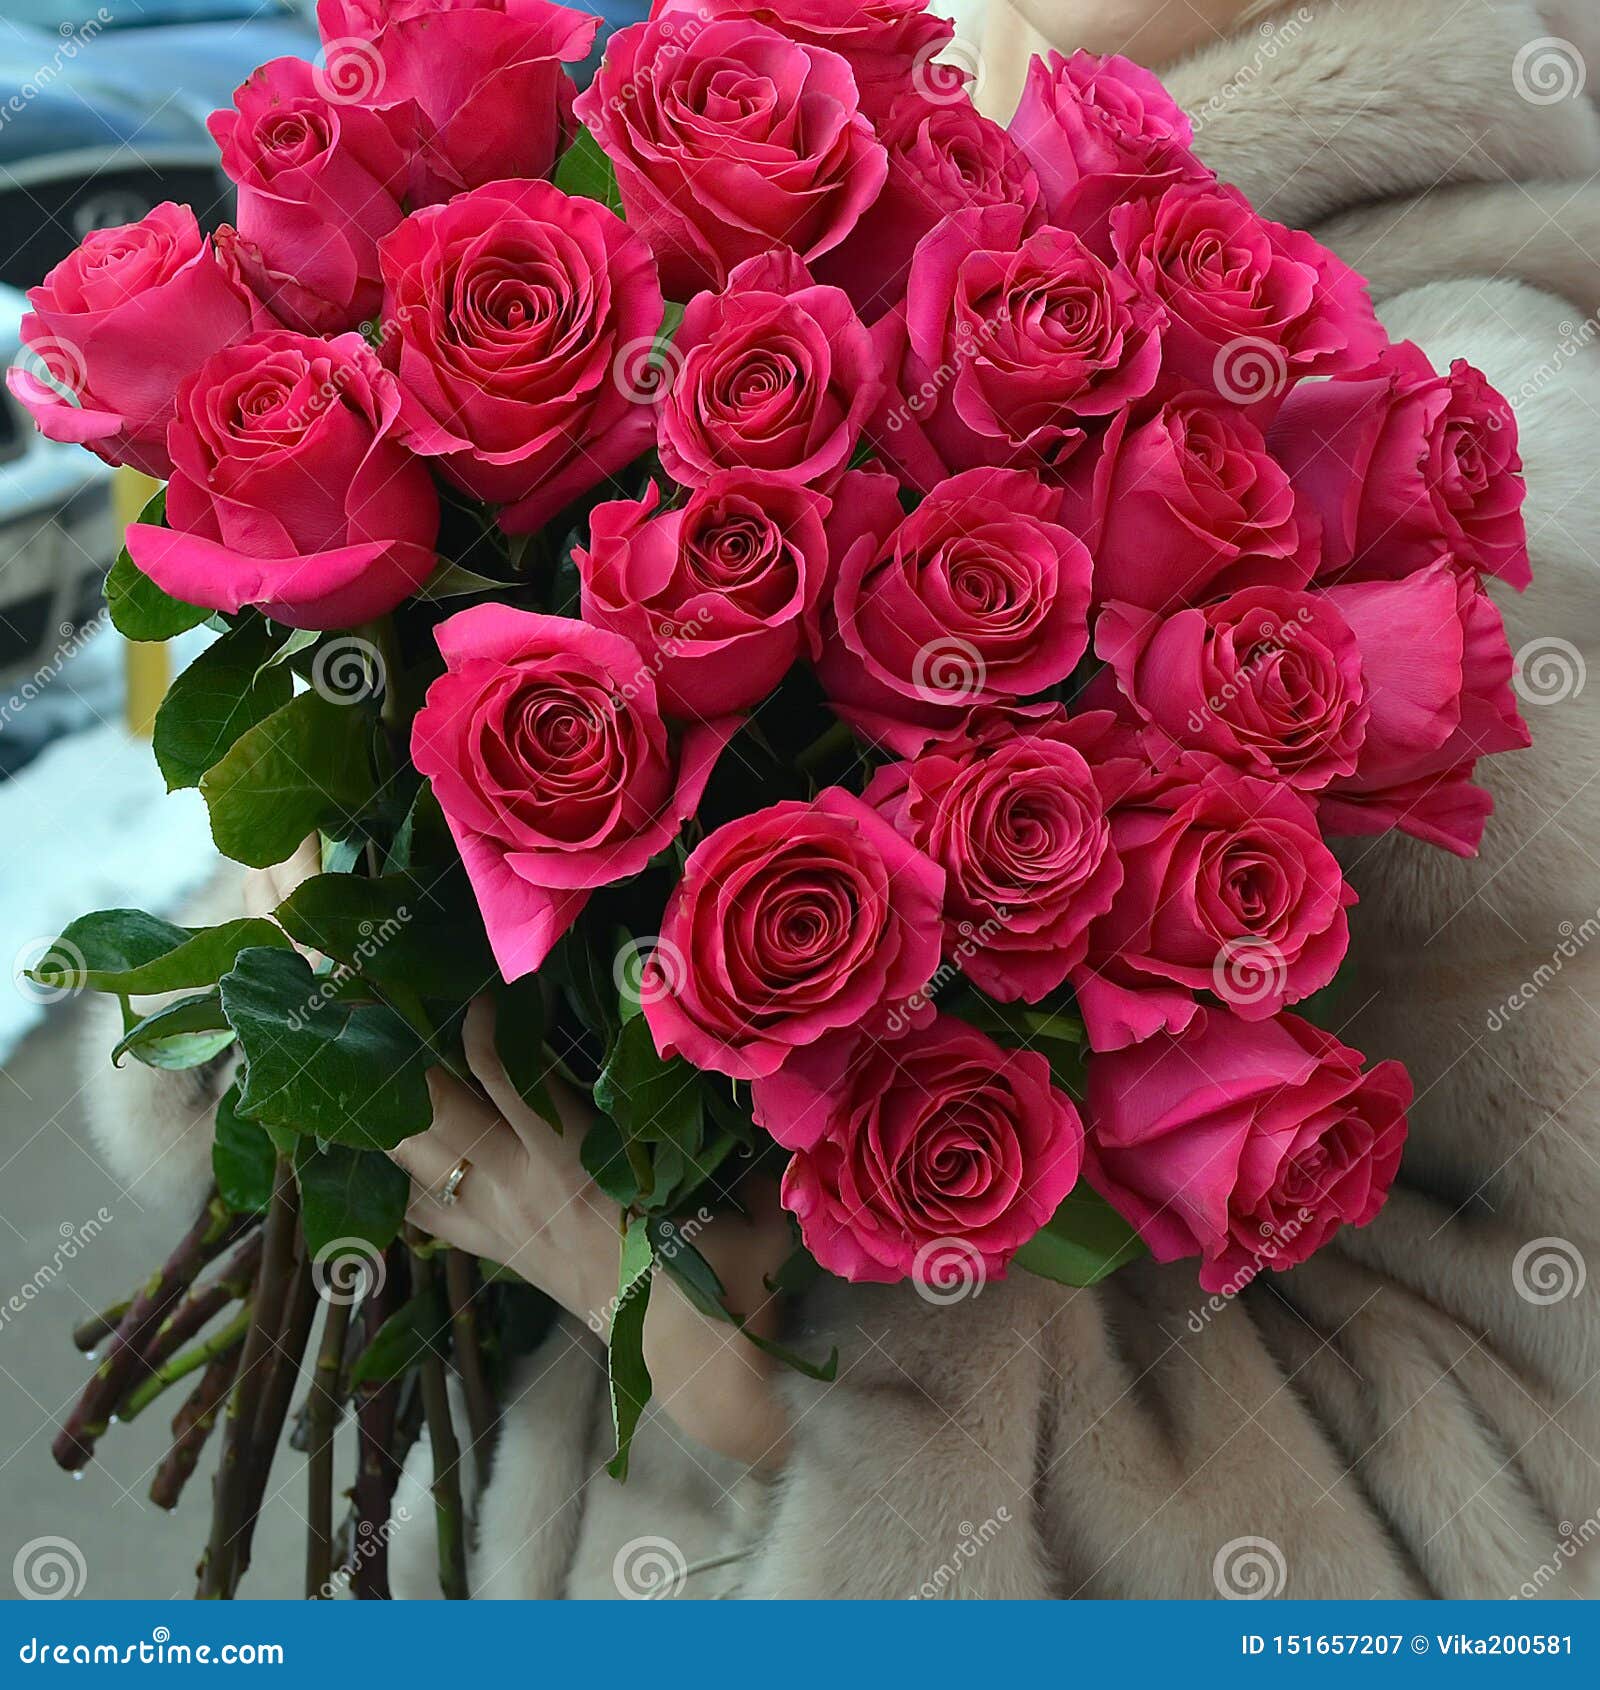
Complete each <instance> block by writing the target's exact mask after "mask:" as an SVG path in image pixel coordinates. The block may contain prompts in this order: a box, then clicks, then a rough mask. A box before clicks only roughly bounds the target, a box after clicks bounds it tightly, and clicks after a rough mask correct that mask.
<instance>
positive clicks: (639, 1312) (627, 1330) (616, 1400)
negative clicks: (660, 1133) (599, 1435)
mask: <svg viewBox="0 0 1600 1690" xmlns="http://www.w3.org/2000/svg"><path fill="white" fill-rule="evenodd" d="M654 1267H655V1256H654V1252H653V1251H652V1250H651V1247H650V1234H649V1230H648V1228H647V1227H646V1225H645V1223H644V1222H643V1221H642V1220H638V1219H633V1220H630V1221H629V1222H628V1226H627V1231H626V1232H624V1233H623V1235H622V1262H621V1267H620V1270H619V1273H618V1277H617V1310H616V1313H615V1314H614V1315H613V1316H612V1320H611V1347H610V1350H609V1352H608V1363H609V1365H608V1370H607V1371H608V1373H609V1376H610V1382H611V1425H612V1429H613V1430H614V1431H615V1432H616V1435H617V1453H616V1454H615V1455H614V1456H612V1458H611V1460H610V1461H609V1462H607V1463H606V1471H607V1472H608V1473H609V1474H610V1475H611V1477H612V1478H613V1479H626V1478H627V1476H628V1454H629V1451H630V1449H631V1447H632V1445H633V1434H634V1432H635V1431H636V1430H637V1429H638V1425H639V1416H640V1415H641V1414H643V1413H644V1411H645V1405H646V1404H647V1403H648V1402H649V1401H650V1393H651V1390H652V1389H653V1386H652V1385H651V1382H650V1369H649V1368H648V1367H646V1366H645V1361H644V1317H645V1314H646V1312H647V1310H648V1309H649V1307H650V1278H651V1273H652V1271H653V1270H654Z"/></svg>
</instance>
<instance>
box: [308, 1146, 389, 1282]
mask: <svg viewBox="0 0 1600 1690" xmlns="http://www.w3.org/2000/svg"><path fill="white" fill-rule="evenodd" d="M294 1171H295V1177H296V1178H297V1179H298V1180H299V1182H300V1224H301V1226H302V1227H303V1229H304V1231H305V1235H306V1248H307V1249H308V1250H309V1251H310V1252H311V1254H312V1255H313V1256H322V1255H324V1254H325V1253H327V1252H328V1251H330V1250H331V1249H332V1248H333V1246H334V1245H336V1244H347V1245H349V1246H350V1247H351V1249H352V1250H353V1251H354V1252H355V1253H356V1254H358V1255H363V1256H365V1257H366V1258H367V1260H368V1261H369V1262H370V1261H372V1260H374V1259H375V1258H376V1257H377V1256H378V1255H379V1254H380V1253H381V1252H382V1251H384V1250H386V1249H388V1247H389V1246H390V1245H391V1244H392V1243H393V1242H394V1240H395V1238H396V1237H397V1236H398V1235H399V1232H400V1224H401V1222H402V1221H404V1220H405V1218H406V1203H407V1201H408V1200H409V1198H410V1196H411V1180H410V1178H409V1177H408V1176H407V1174H406V1172H405V1170H404V1169H403V1168H400V1167H398V1166H397V1165H396V1164H395V1163H394V1162H392V1161H390V1160H389V1158H388V1157H387V1156H385V1155H383V1154H382V1153H381V1152H379V1151H376V1150H352V1149H351V1148H350V1147H349V1146H348V1145H344V1144H329V1145H324V1146H323V1147H321V1148H320V1149H319V1148H318V1147H317V1145H315V1144H314V1143H313V1142H312V1141H311V1140H310V1139H302V1140H301V1141H300V1144H299V1146H298V1147H297V1148H296V1151H295V1158H294Z"/></svg>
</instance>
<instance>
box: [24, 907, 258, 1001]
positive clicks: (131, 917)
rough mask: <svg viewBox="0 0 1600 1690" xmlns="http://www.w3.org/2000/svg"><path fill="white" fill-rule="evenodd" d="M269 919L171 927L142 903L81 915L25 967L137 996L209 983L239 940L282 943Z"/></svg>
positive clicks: (68, 982) (38, 975)
mask: <svg viewBox="0 0 1600 1690" xmlns="http://www.w3.org/2000/svg"><path fill="white" fill-rule="evenodd" d="M288 944H289V941H288V939H286V938H285V937H284V935H283V933H282V932H281V931H280V930H279V929H278V928H277V927H275V926H274V925H273V924H272V923H271V922H270V921H262V920H247V919H243V918H241V919H239V920H237V921H224V922H222V923H221V924H220V925H219V926H216V927H178V926H175V925H174V924H173V923H172V922H170V921H163V920H161V918H160V917H159V916H154V915H147V914H146V913H145V912H144V911H143V910H97V911H96V912H95V913H94V914H93V915H82V916H79V917H78V919H77V920H76V921H75V922H73V923H72V924H71V926H69V927H68V928H67V930H66V931H65V932H64V933H63V934H62V935H61V937H60V938H59V939H57V940H56V941H55V943H54V944H53V945H52V946H51V947H50V949H49V950H48V951H46V952H45V954H44V955H43V956H42V957H40V958H39V960H38V961H37V962H36V963H35V964H34V966H33V967H32V968H31V969H29V970H28V978H29V979H30V980H37V981H38V982H39V984H40V985H42V986H55V987H60V988H64V989H67V990H78V991H90V992H119V993H121V994H122V995H124V996H130V995H131V996H139V995H142V994H147V993H155V992H181V991H187V990H191V989H193V988H194V987H197V986H214V985H215V984H216V983H217V981H218V980H220V979H221V978H222V976H223V975H224V974H226V973H227V971H228V970H229V969H230V968H231V967H232V966H233V959H234V957H235V956H236V955H237V954H238V952H240V951H241V950H243V949H245V947H246V946H250V945H262V946H277V947H279V948H281V949H287V948H288Z"/></svg>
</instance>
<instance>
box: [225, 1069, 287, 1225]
mask: <svg viewBox="0 0 1600 1690" xmlns="http://www.w3.org/2000/svg"><path fill="white" fill-rule="evenodd" d="M277 1162H278V1153H277V1151H276V1150H275V1149H274V1148H273V1144H272V1140H271V1139H270V1138H268V1137H267V1131H266V1128H265V1127H263V1126H262V1125H261V1124H260V1122H259V1121H247V1120H246V1119H245V1118H244V1116H243V1115H241V1114H240V1113H239V1083H238V1081H237V1080H236V1081H235V1082H234V1083H233V1084H232V1085H231V1086H229V1087H228V1089H227V1090H226V1091H225V1092H224V1093H223V1094H222V1101H221V1102H220V1103H218V1105H217V1135H216V1138H215V1140H214V1141H213V1142H212V1146H211V1168H212V1172H213V1173H214V1174H215V1175H216V1180H217V1190H218V1191H219V1192H221V1194H222V1200H223V1202H224V1203H226V1204H227V1205H228V1207H229V1208H230V1209H232V1210H233V1212H234V1213H235V1214H237V1215H259V1214H264V1213H265V1212H266V1208H267V1204H268V1202H269V1201H270V1200H271V1197H272V1180H273V1171H274V1169H275V1168H276V1166H277Z"/></svg>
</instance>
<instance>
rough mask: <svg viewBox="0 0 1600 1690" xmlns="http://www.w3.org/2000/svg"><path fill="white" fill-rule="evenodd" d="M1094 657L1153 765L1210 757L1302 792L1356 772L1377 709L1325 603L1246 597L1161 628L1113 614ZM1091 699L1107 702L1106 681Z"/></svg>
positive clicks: (1257, 593) (1266, 594)
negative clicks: (1186, 755)
mask: <svg viewBox="0 0 1600 1690" xmlns="http://www.w3.org/2000/svg"><path fill="white" fill-rule="evenodd" d="M1095 651H1096V653H1097V654H1098V655H1099V656H1100V657H1101V658H1103V659H1104V660H1105V661H1106V662H1107V663H1108V664H1110V665H1111V668H1112V670H1113V671H1114V673H1115V676H1116V685H1117V689H1118V691H1119V692H1120V694H1121V696H1122V698H1123V699H1125V700H1126V702H1127V703H1128V705H1130V706H1131V707H1132V709H1133V711H1134V713H1135V715H1136V716H1137V717H1138V719H1139V720H1140V721H1141V722H1143V723H1145V724H1147V729H1148V731H1147V734H1146V738H1147V740H1148V741H1149V743H1150V744H1151V745H1152V747H1154V748H1155V749H1156V752H1157V755H1158V759H1159V760H1162V761H1165V760H1166V755H1167V754H1168V751H1169V749H1170V748H1173V747H1185V748H1189V749H1193V750H1198V751H1209V752H1211V753H1212V754H1213V755H1214V756H1217V757H1220V758H1221V759H1222V760H1223V761H1224V762H1225V763H1231V764H1233V765H1234V767H1236V768H1239V769H1242V770H1244V772H1245V773H1247V774H1254V775H1258V776H1261V777H1264V778H1275V779H1278V780H1283V781H1287V782H1288V783H1289V785H1290V786H1293V787H1297V788H1299V789H1301V790H1302V791H1306V792H1314V791H1316V790H1318V789H1319V788H1321V787H1324V786H1326V785H1327V784H1328V782H1329V781H1331V780H1334V779H1336V778H1338V777H1339V776H1341V775H1348V774H1353V773H1354V771H1355V768H1356V762H1357V759H1358V757H1359V754H1360V751H1361V745H1362V741H1363V740H1364V739H1365V737H1366V732H1367V720H1368V718H1369V717H1370V715H1371V714H1372V704H1371V703H1370V702H1369V700H1368V698H1367V689H1366V687H1365V685H1364V683H1363V681H1362V654H1361V647H1360V645H1359V644H1358V642H1357V640H1356V637H1355V635H1354V634H1353V633H1352V632H1351V630H1350V625H1349V624H1348V623H1347V622H1346V621H1345V619H1344V617H1343V616H1341V615H1340V614H1339V611H1338V610H1337V609H1336V608H1335V607H1334V605H1333V604H1332V603H1331V602H1330V600H1329V598H1328V596H1327V595H1326V594H1323V593H1309V592H1295V591H1292V590H1290V589H1288V588H1279V587H1247V588H1244V589H1242V590H1241V591H1239V592H1237V593H1233V594H1231V595H1230V596H1229V597H1227V598H1225V599H1223V600H1221V601H1220V602H1218V603H1214V604H1208V605H1204V606H1202V607H1201V608H1199V609H1195V610H1180V611H1178V612H1177V613H1176V614H1174V615H1171V616H1167V617H1164V618H1163V617H1161V616H1159V615H1157V614H1155V613H1154V612H1151V611H1145V610H1136V609H1134V608H1133V607H1132V606H1130V605H1120V604H1110V605H1107V606H1106V608H1105V609H1104V610H1103V611H1102V612H1101V613H1100V619H1099V621H1098V622H1097V623H1096V624H1095ZM1091 692H1092V697H1093V700H1094V702H1096V703H1099V702H1103V701H1104V696H1105V693H1106V688H1105V685H1104V682H1103V681H1100V682H1098V683H1097V685H1096V686H1095V687H1094V688H1093V689H1091Z"/></svg>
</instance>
